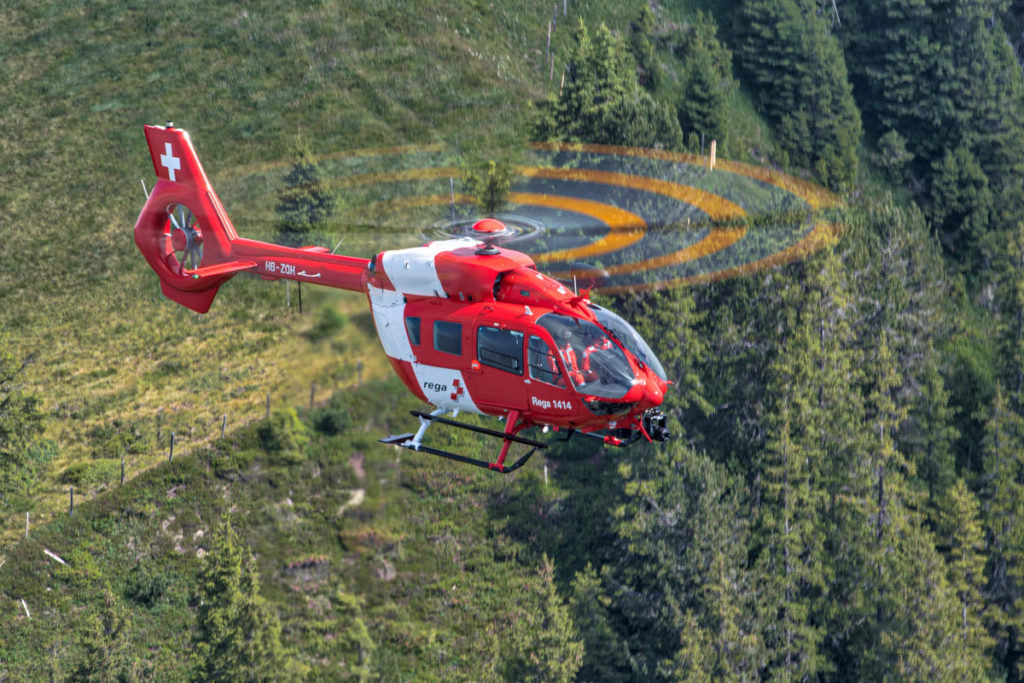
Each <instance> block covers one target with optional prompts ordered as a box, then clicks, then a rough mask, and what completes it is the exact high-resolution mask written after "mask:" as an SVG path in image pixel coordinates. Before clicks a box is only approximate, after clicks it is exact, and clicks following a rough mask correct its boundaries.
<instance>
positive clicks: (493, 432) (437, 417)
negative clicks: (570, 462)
mask: <svg viewBox="0 0 1024 683" xmlns="http://www.w3.org/2000/svg"><path fill="white" fill-rule="evenodd" d="M409 412H410V413H412V414H413V415H415V416H416V417H422V418H424V419H426V420H431V421H433V422H440V423H442V424H446V425H451V426H453V427H461V428H462V429H468V430H469V431H471V432H479V433H480V434H487V435H488V436H496V437H498V438H499V439H508V440H509V441H515V442H516V443H524V444H526V445H527V446H533V447H534V448H547V444H545V443H543V442H541V441H534V440H533V439H527V438H526V437H525V436H517V435H515V434H509V433H507V432H499V431H498V430H496V429H488V428H487V427H477V426H476V425H471V424H466V423H465V422H456V421H455V420H449V419H448V418H446V417H441V416H440V415H434V414H433V413H424V412H422V411H419V410H410V411H409Z"/></svg>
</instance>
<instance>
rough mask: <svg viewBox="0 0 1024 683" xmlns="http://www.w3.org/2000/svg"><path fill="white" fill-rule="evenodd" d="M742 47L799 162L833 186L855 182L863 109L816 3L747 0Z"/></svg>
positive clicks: (750, 78)
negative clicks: (855, 96)
mask: <svg viewBox="0 0 1024 683" xmlns="http://www.w3.org/2000/svg"><path fill="white" fill-rule="evenodd" d="M735 51H736V57H737V62H738V65H739V67H740V71H741V75H742V76H743V77H744V78H745V80H746V81H747V82H748V83H749V84H750V85H751V87H752V89H753V91H754V94H755V97H756V99H757V103H758V106H759V108H760V109H761V110H762V111H763V112H764V113H765V115H766V116H767V117H768V119H769V120H771V121H772V122H773V123H775V124H776V125H777V126H778V129H779V134H780V137H781V138H782V140H783V147H784V149H785V150H786V151H787V152H788V154H789V155H790V158H791V159H792V161H793V162H794V163H796V164H799V165H802V166H804V167H806V168H811V169H813V170H814V171H815V173H816V174H817V176H818V178H819V180H820V181H821V182H823V183H825V184H827V185H829V186H831V187H841V186H845V185H848V184H849V183H851V182H852V180H853V177H854V175H855V173H856V163H857V159H856V150H857V146H858V144H859V143H860V135H861V121H860V113H859V112H858V110H857V107H856V105H855V103H854V100H853V91H852V87H851V85H850V83H849V79H848V77H847V72H846V63H845V60H844V57H843V53H842V51H841V48H840V47H839V43H838V42H837V40H836V38H835V37H834V36H832V35H831V34H829V33H828V29H827V26H826V23H825V21H824V20H823V19H822V18H821V17H820V16H819V15H818V12H817V8H816V7H815V6H814V3H813V2H811V1H810V0H744V2H743V4H742V5H741V7H740V11H739V12H738V13H737V19H736V29H735Z"/></svg>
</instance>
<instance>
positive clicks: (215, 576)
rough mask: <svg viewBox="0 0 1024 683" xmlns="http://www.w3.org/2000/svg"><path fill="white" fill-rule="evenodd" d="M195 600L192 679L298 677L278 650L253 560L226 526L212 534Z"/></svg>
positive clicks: (277, 627) (277, 626)
mask: <svg viewBox="0 0 1024 683" xmlns="http://www.w3.org/2000/svg"><path fill="white" fill-rule="evenodd" d="M247 555H248V557H246V556H247ZM197 597H198V598H199V609H198V619H197V621H198V623H197V631H196V634H195V637H194V643H195V655H194V657H195V664H196V668H195V677H196V678H197V679H198V680H220V681H250V680H268V679H278V680H286V679H289V678H295V677H298V676H299V675H300V674H301V671H300V669H299V667H297V665H296V664H295V663H294V662H293V661H292V659H291V657H290V656H289V655H288V654H287V652H286V651H285V650H284V648H283V647H282V645H281V623H280V621H279V619H278V617H277V614H276V613H275V612H274V610H273V609H272V608H271V607H270V605H268V604H267V602H266V600H265V599H264V598H263V597H262V596H260V583H259V572H258V570H257V569H256V558H255V557H253V556H252V554H251V553H247V552H246V551H245V550H244V549H243V546H242V544H241V543H240V541H239V538H238V535H237V533H235V530H234V529H233V528H232V526H231V522H230V521H225V522H224V523H223V524H222V525H220V526H219V527H218V528H217V529H216V531H215V532H214V535H213V540H212V547H211V548H210V553H209V554H208V555H207V557H206V563H205V565H204V567H203V569H202V571H201V572H200V574H199V585H198V589H197Z"/></svg>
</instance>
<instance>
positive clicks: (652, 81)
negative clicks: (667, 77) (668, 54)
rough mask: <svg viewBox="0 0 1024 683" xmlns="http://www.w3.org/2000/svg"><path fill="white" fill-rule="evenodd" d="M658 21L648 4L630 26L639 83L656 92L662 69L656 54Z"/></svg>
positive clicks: (630, 45) (631, 49) (631, 50)
mask: <svg viewBox="0 0 1024 683" xmlns="http://www.w3.org/2000/svg"><path fill="white" fill-rule="evenodd" d="M656 25H657V19H656V18H655V16H654V12H653V11H651V6H650V5H648V4H647V3H644V5H643V6H642V7H641V8H640V14H639V15H638V16H637V18H636V19H634V20H633V21H632V22H630V24H629V40H628V46H629V53H630V54H631V55H633V59H634V60H635V61H636V69H637V81H638V82H639V83H640V85H642V86H643V87H644V88H645V89H647V90H649V91H652V92H653V91H655V90H657V89H658V84H659V83H660V82H661V68H660V67H659V66H658V60H657V58H656V57H655V54H654V29H655V26H656Z"/></svg>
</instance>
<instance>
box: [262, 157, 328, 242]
mask: <svg viewBox="0 0 1024 683" xmlns="http://www.w3.org/2000/svg"><path fill="white" fill-rule="evenodd" d="M296 156H297V159H296V161H295V164H294V165H293V166H292V168H291V170H290V171H289V172H288V174H287V175H285V177H284V184H285V186H284V188H283V189H282V190H281V192H280V193H279V194H278V197H277V207H276V209H275V211H276V212H277V216H278V225H277V234H278V240H279V241H281V242H282V243H283V244H287V245H289V246H298V245H300V244H306V243H308V242H309V240H311V239H312V237H313V236H314V234H315V232H316V231H317V230H322V229H323V228H324V227H325V225H326V224H327V222H328V221H329V220H330V219H331V217H332V216H334V213H335V210H336V208H337V197H336V196H335V195H334V193H333V192H331V191H330V190H329V189H328V187H327V184H326V182H325V180H324V175H323V171H322V170H321V169H320V165H319V164H317V162H316V160H315V159H314V157H313V153H312V152H311V151H310V149H309V147H307V146H305V145H302V146H300V147H299V150H298V152H297V153H296Z"/></svg>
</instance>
